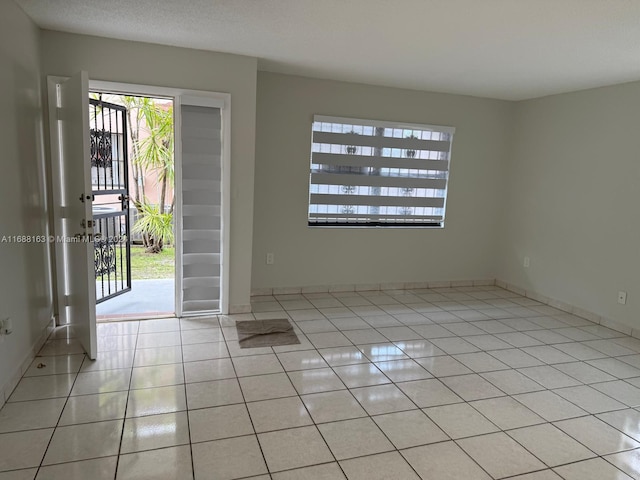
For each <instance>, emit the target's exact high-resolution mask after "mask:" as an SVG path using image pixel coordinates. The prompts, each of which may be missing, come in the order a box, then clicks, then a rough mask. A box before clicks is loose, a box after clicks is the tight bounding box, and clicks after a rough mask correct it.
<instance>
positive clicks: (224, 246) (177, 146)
mask: <svg viewBox="0 0 640 480" xmlns="http://www.w3.org/2000/svg"><path fill="white" fill-rule="evenodd" d="M89 89H90V90H91V91H97V92H103V93H115V94H123V95H131V94H133V95H140V96H146V97H165V98H172V99H173V101H174V110H173V111H174V115H173V118H174V136H175V140H174V150H175V151H174V162H175V185H174V195H175V199H176V205H175V211H176V212H177V215H175V216H174V228H175V267H176V269H175V272H176V273H175V308H176V316H178V317H181V316H182V313H183V312H182V189H181V188H176V187H177V186H179V185H182V143H181V138H182V128H181V127H182V126H181V123H180V115H177V114H176V112H179V111H180V105H181V99H182V98H183V97H188V98H189V103H190V104H193V102H194V99H198V101H199V102H200V103H201V105H202V106H215V107H218V108H220V112H221V115H222V239H221V240H222V242H221V250H222V252H221V254H222V272H221V274H222V278H221V288H222V296H221V298H220V313H221V314H224V315H226V314H228V313H229V271H230V268H229V259H230V258H231V257H230V255H229V249H230V239H231V236H230V228H229V227H230V219H231V204H230V201H231V94H229V93H220V92H208V91H201V90H188V89H182V88H172V87H157V86H151V85H140V84H133V83H120V82H106V81H99V80H91V79H89Z"/></svg>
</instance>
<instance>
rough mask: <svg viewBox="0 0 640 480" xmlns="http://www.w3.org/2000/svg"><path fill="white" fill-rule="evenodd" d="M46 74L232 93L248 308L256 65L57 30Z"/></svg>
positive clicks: (239, 245) (46, 39) (241, 264)
mask: <svg viewBox="0 0 640 480" xmlns="http://www.w3.org/2000/svg"><path fill="white" fill-rule="evenodd" d="M42 58H43V62H42V64H43V68H42V70H43V75H61V76H64V75H72V74H73V73H75V72H77V71H79V70H87V71H88V72H89V78H90V79H92V80H103V81H111V82H122V83H133V84H141V85H153V86H161V87H175V88H186V89H193V90H205V91H214V92H221V93H230V94H231V195H232V199H231V222H230V223H231V251H230V255H231V261H230V265H231V272H230V289H229V290H230V292H229V294H230V305H231V307H232V308H234V307H238V306H246V305H248V304H249V295H250V289H251V255H250V254H248V253H247V252H251V250H252V245H251V243H252V238H253V234H252V230H253V190H254V189H253V180H254V139H255V108H256V71H257V60H256V59H255V58H253V57H243V56H238V55H230V54H224V53H216V52H207V51H202V50H193V49H185V48H175V47H166V46H161V45H152V44H146V43H140V42H128V41H122V40H113V39H106V38H99V37H91V36H86V35H75V34H68V33H61V32H53V31H47V30H45V31H43V32H42Z"/></svg>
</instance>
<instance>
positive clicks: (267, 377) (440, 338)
mask: <svg viewBox="0 0 640 480" xmlns="http://www.w3.org/2000/svg"><path fill="white" fill-rule="evenodd" d="M253 301H254V304H253V305H254V312H256V313H254V314H243V315H231V316H221V317H219V318H216V317H213V318H198V319H182V320H177V319H160V320H148V321H139V322H126V323H109V324H100V325H99V326H98V335H99V342H98V345H99V356H98V360H97V361H94V362H92V361H90V360H88V359H87V358H86V357H84V355H82V353H79V352H81V349H80V348H79V345H78V343H77V342H76V340H75V339H74V338H71V337H72V335H70V334H69V332H67V331H66V329H65V328H59V329H57V330H56V331H55V332H54V334H53V335H52V337H51V339H50V340H49V342H48V343H47V344H46V345H45V346H44V347H43V349H42V351H41V356H39V357H38V358H37V359H36V360H35V361H34V364H33V366H32V367H31V368H29V370H28V371H27V373H26V374H25V377H24V378H23V379H22V380H21V381H20V383H19V384H18V386H17V388H16V389H15V391H14V392H13V394H12V395H11V397H10V398H9V401H8V403H7V404H6V405H5V406H4V408H3V409H2V410H0V480H17V479H21V480H22V479H38V480H43V479H53V480H56V479H65V480H73V479H81V480H86V479H97V480H102V479H110V480H121V479H122V480H124V479H153V480H162V479H179V480H182V479H196V480H205V479H240V478H247V479H248V478H251V479H274V480H286V479H295V480H299V479H300V480H303V479H351V480H376V479H385V480H386V479H391V478H397V479H407V480H410V479H420V478H422V479H425V480H426V479H438V480H439V479H445V478H450V479H465V480H474V479H492V478H493V479H501V478H510V479H521V480H551V479H565V480H574V479H576V480H578V479H579V480H590V479H593V480H609V479H611V480H614V479H615V480H619V479H629V478H635V479H639V478H640V340H637V339H635V338H631V337H629V336H626V335H622V334H620V333H618V332H615V331H613V330H610V329H607V328H604V327H602V326H599V325H594V324H592V323H590V322H589V321H587V320H584V319H582V318H579V317H576V316H573V315H570V314H567V313H565V312H562V311H560V310H555V309H553V308H551V307H549V306H546V305H541V304H539V303H537V302H535V301H532V300H531V299H528V298H524V297H521V296H518V295H516V294H513V293H511V292H508V291H506V290H502V289H500V288H497V287H461V288H439V289H430V290H427V289H421V290H393V291H376V292H358V293H356V292H348V293H334V294H328V293H320V294H309V295H277V296H268V297H267V296H265V297H254V299H253ZM285 316H286V317H289V318H290V319H291V320H292V322H293V324H294V325H295V328H296V333H297V335H298V337H299V338H300V340H301V344H300V345H289V346H281V347H273V348H257V349H241V348H239V345H238V342H237V336H236V331H235V328H234V322H235V321H237V320H251V319H268V318H282V317H285ZM39 364H44V365H46V366H45V367H43V368H37V366H38V365H39Z"/></svg>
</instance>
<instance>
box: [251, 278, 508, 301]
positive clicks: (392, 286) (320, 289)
mask: <svg viewBox="0 0 640 480" xmlns="http://www.w3.org/2000/svg"><path fill="white" fill-rule="evenodd" d="M495 284H496V281H495V279H493V278H484V279H478V280H437V281H430V282H389V283H359V284H355V283H347V284H337V285H309V286H305V287H274V288H254V289H252V290H251V296H252V297H258V296H264V295H296V294H301V293H302V294H305V293H341V292H371V291H379V290H415V289H419V288H449V287H472V286H476V287H477V286H492V285H495Z"/></svg>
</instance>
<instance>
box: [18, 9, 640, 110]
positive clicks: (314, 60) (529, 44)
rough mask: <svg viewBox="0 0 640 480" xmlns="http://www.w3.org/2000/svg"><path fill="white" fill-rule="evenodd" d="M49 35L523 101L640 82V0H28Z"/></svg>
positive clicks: (31, 11)
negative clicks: (214, 54)
mask: <svg viewBox="0 0 640 480" xmlns="http://www.w3.org/2000/svg"><path fill="white" fill-rule="evenodd" d="M17 2H18V4H19V5H21V6H22V8H23V9H24V10H25V12H27V14H28V15H29V16H31V18H33V20H34V21H35V22H36V23H37V24H38V25H39V26H41V27H43V28H48V29H52V30H62V31H67V32H75V33H84V34H91V35H98V36H103V37H112V38H120V39H125V40H138V41H144V42H151V43H159V44H165V45H175V46H181V47H191V48H198V49H204V50H214V51H220V52H229V53H237V54H243V55H250V56H255V57H258V59H259V68H260V69H261V70H268V71H273V72H283V73H292V74H298V75H306V76H313V77H320V78H331V79H336V80H348V81H356V82H362V83H370V84H376V85H388V86H394V87H404V88H412V89H419V90H429V91H436V92H449V93H458V94H466V95H476V96H482V97H492V98H502V99H510V100H519V99H525V98H532V97H538V96H543V95H549V94H554V93H561V92H567V91H572V90H579V89H584V88H590V87H597V86H602V85H610V84H615V83H622V82H626V81H632V80H640V49H639V46H640V0H174V1H167V0H135V1H130V0H107V1H105V0H17Z"/></svg>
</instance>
